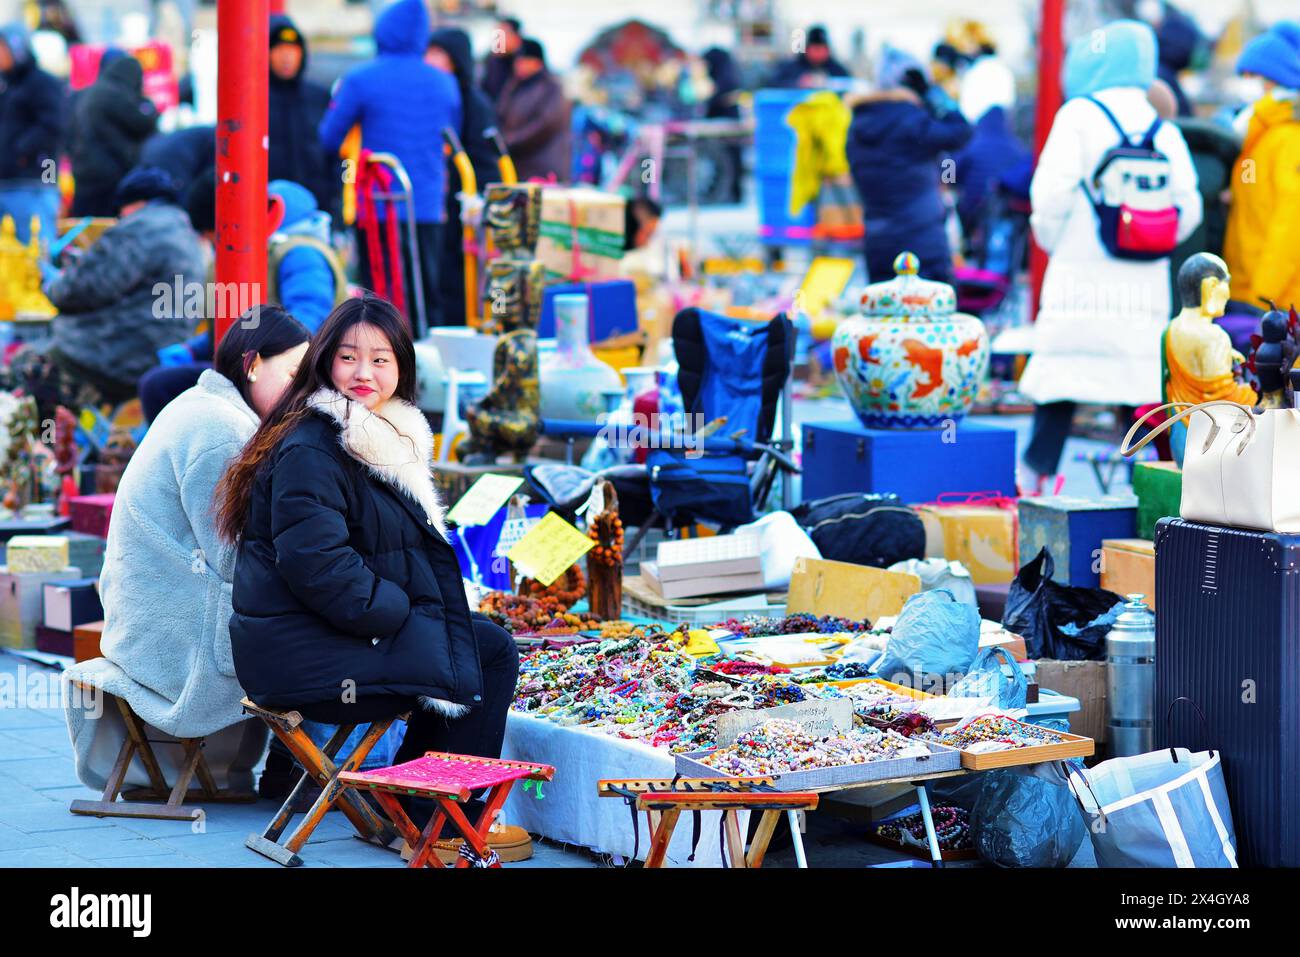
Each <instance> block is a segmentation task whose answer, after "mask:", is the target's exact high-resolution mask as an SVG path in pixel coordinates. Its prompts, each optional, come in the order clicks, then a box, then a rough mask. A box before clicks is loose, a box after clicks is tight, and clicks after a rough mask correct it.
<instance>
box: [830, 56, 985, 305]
mask: <svg viewBox="0 0 1300 957" xmlns="http://www.w3.org/2000/svg"><path fill="white" fill-rule="evenodd" d="M845 103H846V105H847V106H849V108H850V109H852V110H853V121H852V123H851V124H850V126H849V135H848V144H847V153H848V160H849V170H850V172H851V173H852V175H853V181H854V183H855V184H856V185H857V188H858V193H859V195H860V196H861V197H862V208H863V213H864V214H865V217H866V237H865V246H866V264H867V274H868V276H869V277H870V280H871V281H872V282H878V281H880V280H883V279H889V278H891V277H892V276H893V264H894V259H895V257H896V256H897V255H898V254H899V253H901V252H903V251H904V250H907V251H910V252H913V253H915V254H916V255H917V256H918V257H919V258H920V260H921V270H920V275H922V276H923V277H925V278H927V279H935V280H938V281H940V282H952V250H951V249H950V248H949V246H948V236H947V231H946V229H945V220H946V218H947V215H948V210H947V207H946V206H945V205H944V200H943V195H942V194H941V192H940V176H941V170H940V161H941V159H942V158H943V156H944V154H946V153H950V152H954V151H956V150H959V149H961V148H962V147H963V146H965V145H966V142H967V141H968V140H969V139H970V136H971V127H970V124H969V123H967V122H966V120H965V119H964V118H963V117H962V115H961V111H960V110H958V109H957V105H956V104H955V103H953V102H952V99H951V98H950V97H949V96H948V95H947V94H946V93H944V92H943V90H942V89H941V88H940V87H938V86H935V85H932V84H930V83H929V81H928V80H927V79H926V77H925V72H924V68H923V67H922V66H921V64H920V62H918V61H917V60H916V59H915V58H913V57H911V56H909V55H908V54H906V53H903V52H902V51H900V50H896V49H894V48H892V47H886V48H885V50H884V51H883V52H882V54H881V61H880V66H879V69H878V70H877V71H876V90H875V92H872V93H867V94H862V95H858V96H850V97H847V98H846V99H845Z"/></svg>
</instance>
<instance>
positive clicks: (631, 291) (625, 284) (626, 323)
mask: <svg viewBox="0 0 1300 957" xmlns="http://www.w3.org/2000/svg"><path fill="white" fill-rule="evenodd" d="M575 292H576V293H583V294H585V295H586V296H587V298H588V304H589V306H590V310H589V312H588V315H589V316H590V323H591V328H590V329H588V330H587V331H588V333H589V334H590V336H591V340H590V341H591V342H593V343H599V342H604V341H605V340H606V339H612V338H614V337H615V336H625V335H627V334H628V333H631V332H636V331H637V329H638V328H639V325H638V323H637V313H636V284H635V283H633V282H632V280H630V279H609V280H606V281H604V282H585V283H577V282H575V283H557V284H555V285H553V286H547V287H546V289H545V290H543V292H542V318H541V319H540V320H539V321H538V324H537V338H539V339H553V338H554V337H555V297H556V296H559V295H562V294H564V293H575Z"/></svg>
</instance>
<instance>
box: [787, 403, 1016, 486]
mask: <svg viewBox="0 0 1300 957" xmlns="http://www.w3.org/2000/svg"><path fill="white" fill-rule="evenodd" d="M945 439H946V440H947V441H945ZM954 439H955V440H954ZM846 492H877V493H881V492H894V493H896V494H897V495H898V496H899V498H901V499H902V500H903V501H904V502H913V503H921V502H933V501H935V500H936V499H937V498H938V497H939V496H940V495H942V494H943V493H945V492H993V493H996V494H998V495H1005V496H1009V497H1014V496H1015V494H1016V433H1015V432H1014V431H1013V430H1011V429H1004V428H1002V427H1000V426H996V425H985V424H984V423H982V422H971V421H969V420H967V421H964V422H962V423H960V424H959V425H958V426H957V427H956V434H955V436H954V434H953V433H951V432H949V431H948V430H946V429H935V430H927V431H915V432H909V431H896V430H892V429H867V428H864V427H863V426H861V425H859V424H858V423H856V422H810V423H807V424H805V425H804V427H803V500H804V501H805V502H807V501H811V500H813V499H818V498H826V497H827V496H830V495H842V494H844V493H846Z"/></svg>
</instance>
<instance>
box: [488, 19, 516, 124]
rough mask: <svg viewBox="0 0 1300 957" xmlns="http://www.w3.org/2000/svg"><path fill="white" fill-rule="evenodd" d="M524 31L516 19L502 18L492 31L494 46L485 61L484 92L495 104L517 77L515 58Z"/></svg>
mask: <svg viewBox="0 0 1300 957" xmlns="http://www.w3.org/2000/svg"><path fill="white" fill-rule="evenodd" d="M522 29H523V28H522V26H521V25H520V23H519V21H518V20H516V19H515V18H514V17H502V18H501V19H500V20H498V21H497V25H496V28H495V29H494V30H493V31H492V45H491V47H490V49H489V50H488V55H487V59H485V60H484V61H483V92H484V93H486V94H487V96H488V99H490V100H491V101H492V102H494V103H495V102H496V101H497V100H499V99H500V98H501V91H502V90H504V89H505V88H506V84H507V83H509V82H510V78H511V77H513V76H514V75H515V57H516V56H518V55H519V48H520V46H522V45H523V42H524V36H523V33H522V32H521V31H522Z"/></svg>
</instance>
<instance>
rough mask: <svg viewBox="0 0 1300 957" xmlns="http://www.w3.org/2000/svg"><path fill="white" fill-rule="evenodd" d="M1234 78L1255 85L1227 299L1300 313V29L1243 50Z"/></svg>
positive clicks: (1229, 250) (1237, 178) (1235, 197)
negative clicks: (1299, 91) (1250, 80)
mask: <svg viewBox="0 0 1300 957" xmlns="http://www.w3.org/2000/svg"><path fill="white" fill-rule="evenodd" d="M1237 72H1238V73H1241V74H1243V75H1244V76H1246V77H1258V78H1259V79H1260V80H1261V81H1262V91H1263V95H1262V96H1261V97H1260V98H1259V99H1258V100H1257V101H1256V102H1255V105H1254V107H1253V109H1252V110H1251V115H1250V121H1249V125H1248V126H1247V127H1246V135H1245V139H1244V141H1243V143H1242V147H1241V155H1240V156H1239V157H1238V158H1237V165H1236V168H1235V169H1234V170H1233V174H1234V175H1233V177H1232V207H1231V209H1230V210H1229V213H1228V232H1227V236H1226V237H1225V239H1224V244H1223V258H1224V259H1225V260H1227V263H1228V268H1229V269H1230V270H1231V272H1232V292H1233V298H1234V299H1237V300H1239V301H1241V302H1245V303H1248V304H1249V305H1251V306H1255V307H1259V306H1261V305H1263V303H1264V301H1265V300H1269V301H1272V302H1274V303H1276V304H1277V305H1278V306H1279V307H1281V308H1282V309H1286V308H1287V307H1288V306H1291V305H1295V306H1296V307H1297V308H1300V95H1297V92H1296V91H1297V89H1298V88H1300V22H1296V21H1284V22H1282V23H1279V24H1277V25H1275V26H1274V27H1273V28H1272V29H1271V30H1269V31H1267V32H1266V33H1263V34H1261V35H1260V36H1258V37H1256V38H1255V39H1254V40H1253V41H1251V43H1249V44H1248V45H1247V46H1246V48H1245V50H1243V51H1242V54H1241V58H1240V59H1239V60H1238V61H1237Z"/></svg>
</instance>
